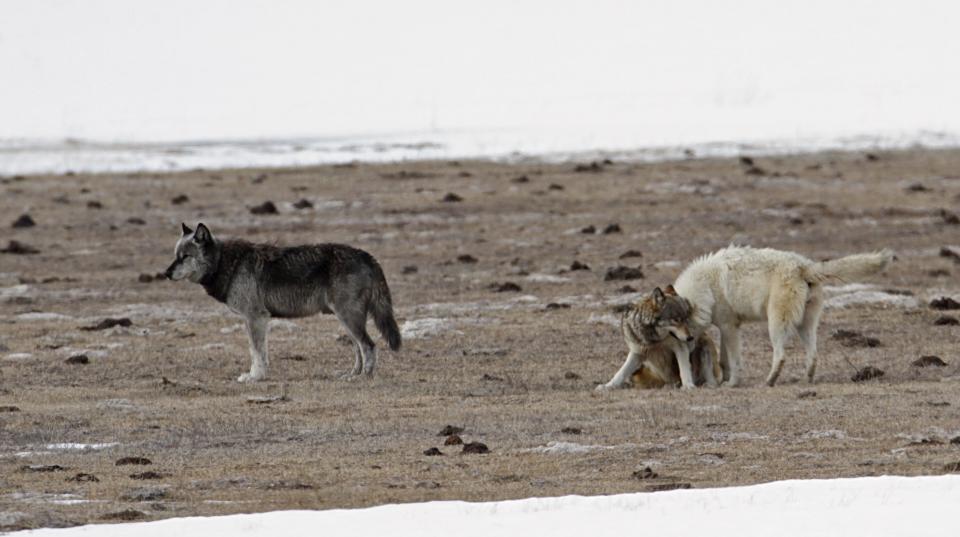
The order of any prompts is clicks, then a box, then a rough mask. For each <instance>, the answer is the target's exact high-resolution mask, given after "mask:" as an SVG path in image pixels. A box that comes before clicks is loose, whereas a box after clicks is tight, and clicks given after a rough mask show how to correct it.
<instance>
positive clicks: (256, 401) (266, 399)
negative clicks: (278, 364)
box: [247, 386, 290, 405]
mask: <svg viewBox="0 0 960 537" xmlns="http://www.w3.org/2000/svg"><path fill="white" fill-rule="evenodd" d="M280 391H281V393H280V395H251V396H250V397H247V403H250V404H253V405H269V404H271V403H286V402H287V401H289V400H290V398H289V397H287V394H286V393H284V392H286V387H285V386H281V388H280Z"/></svg>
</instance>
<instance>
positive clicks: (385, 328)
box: [370, 266, 401, 351]
mask: <svg viewBox="0 0 960 537" xmlns="http://www.w3.org/2000/svg"><path fill="white" fill-rule="evenodd" d="M374 280H375V281H374V283H373V294H372V296H371V300H370V311H371V313H373V322H374V323H375V324H376V325H377V330H379V331H380V334H382V335H383V339H386V340H387V345H389V346H390V349H392V350H395V351H396V350H400V343H401V341H400V328H399V327H397V320H396V319H394V318H393V300H392V299H391V298H390V288H389V287H387V278H386V276H384V275H383V269H381V268H380V267H379V266H376V271H375V274H374Z"/></svg>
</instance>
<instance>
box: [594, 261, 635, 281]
mask: <svg viewBox="0 0 960 537" xmlns="http://www.w3.org/2000/svg"><path fill="white" fill-rule="evenodd" d="M639 278H643V271H642V270H640V267H624V266H622V265H618V266H616V267H612V268H608V269H607V273H606V274H604V276H603V281H605V282H609V281H615V280H636V279H639Z"/></svg>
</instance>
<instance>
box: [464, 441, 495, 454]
mask: <svg viewBox="0 0 960 537" xmlns="http://www.w3.org/2000/svg"><path fill="white" fill-rule="evenodd" d="M461 453H465V454H475V455H483V454H485V453H490V448H488V447H487V445H486V444H484V443H483V442H470V443H467V444H464V445H463V451H462V452H461Z"/></svg>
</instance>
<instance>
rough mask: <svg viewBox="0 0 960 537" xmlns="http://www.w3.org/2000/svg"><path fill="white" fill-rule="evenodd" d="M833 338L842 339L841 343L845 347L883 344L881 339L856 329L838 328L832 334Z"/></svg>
mask: <svg viewBox="0 0 960 537" xmlns="http://www.w3.org/2000/svg"><path fill="white" fill-rule="evenodd" d="M830 337H831V338H833V339H836V340H838V341H840V344H841V345H843V346H844V347H870V348H873V347H881V346H883V344H882V343H880V340H879V339H877V338H875V337H868V336H865V335H863V334H861V333H860V332H857V331H856V330H843V329H841V330H837V331H836V332H834V333H833V335H831V336H830Z"/></svg>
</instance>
